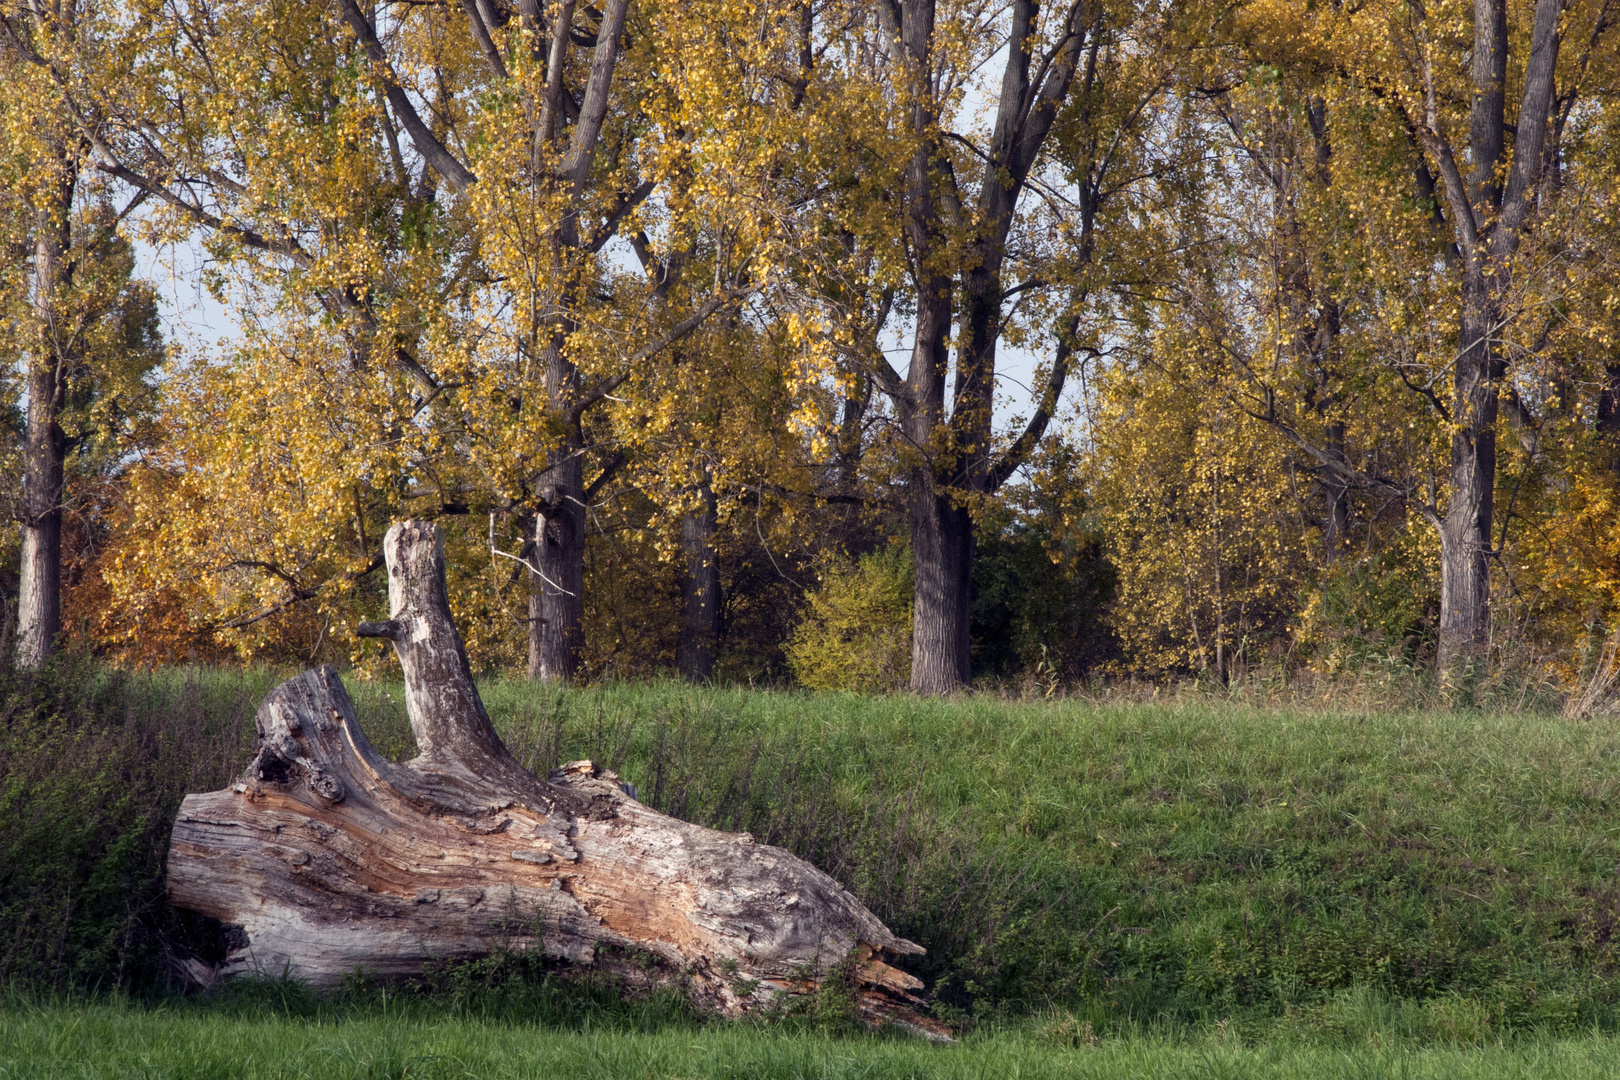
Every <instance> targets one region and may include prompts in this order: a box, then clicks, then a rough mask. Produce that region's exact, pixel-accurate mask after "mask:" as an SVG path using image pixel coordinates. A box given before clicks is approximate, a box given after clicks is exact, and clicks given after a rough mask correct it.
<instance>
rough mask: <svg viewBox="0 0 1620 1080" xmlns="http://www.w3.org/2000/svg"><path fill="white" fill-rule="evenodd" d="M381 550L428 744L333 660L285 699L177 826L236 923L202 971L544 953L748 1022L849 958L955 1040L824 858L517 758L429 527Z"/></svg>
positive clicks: (402, 969)
mask: <svg viewBox="0 0 1620 1080" xmlns="http://www.w3.org/2000/svg"><path fill="white" fill-rule="evenodd" d="M384 551H385V555H386V557H387V561H388V581H389V599H390V607H391V610H392V612H393V614H392V617H391V618H390V619H389V620H388V621H386V622H382V623H367V624H364V625H363V626H362V628H361V629H362V634H364V635H366V636H372V637H385V638H388V639H390V640H392V641H393V642H394V646H395V648H396V650H397V651H398V653H399V657H400V662H401V664H402V666H403V667H404V670H405V683H406V705H407V710H408V711H409V714H410V719H411V728H412V730H413V731H414V732H415V734H416V741H417V745H418V746H419V747H420V748H421V753H420V754H419V755H418V756H417V757H416V758H414V759H412V760H411V761H408V762H404V763H400V764H395V763H393V762H389V761H387V760H386V759H384V758H383V757H382V756H381V755H379V754H378V753H377V752H376V751H375V750H374V749H373V748H372V746H371V744H370V743H369V742H368V741H367V740H366V736H365V733H364V732H363V731H362V730H361V728H360V724H359V721H358V720H357V719H356V717H355V713H354V707H353V705H351V704H350V702H349V698H348V695H347V694H346V693H345V692H344V689H343V685H342V683H341V681H340V680H339V679H338V677H337V674H336V673H335V672H334V671H332V669H330V668H322V669H321V670H319V671H309V672H305V673H304V674H302V675H300V676H298V677H297V678H295V679H291V680H289V681H288V682H286V683H283V684H282V685H281V686H279V687H277V688H276V689H275V690H274V691H272V692H271V693H270V694H269V696H267V697H266V698H265V700H264V703H263V704H262V705H261V706H260V708H259V713H258V747H257V753H256V755H255V757H254V758H253V761H252V763H251V764H250V765H249V766H248V768H247V770H246V771H245V772H244V773H243V774H242V776H241V777H240V778H239V779H238V780H237V782H236V783H235V784H234V785H233V786H232V787H230V788H229V789H227V790H224V791H216V792H212V793H209V794H206V795H190V796H187V797H186V800H185V802H184V803H183V804H182V805H181V808H180V813H179V817H178V820H177V821H176V824H175V828H174V834H173V839H172V841H171V848H170V852H169V899H170V901H171V902H172V903H174V904H175V905H177V906H179V907H183V908H188V909H190V910H193V911H197V912H200V913H201V914H204V915H207V916H210V917H212V918H215V919H218V920H220V921H221V922H223V923H225V924H227V925H228V926H231V927H237V928H239V931H234V932H233V940H234V943H235V947H234V948H232V950H231V951H230V952H229V953H228V955H227V957H226V959H225V961H224V963H223V964H222V965H221V966H220V967H219V968H217V969H214V970H210V971H195V972H194V974H195V975H196V976H197V977H199V978H201V979H204V980H208V979H213V978H218V977H228V976H232V975H238V974H243V973H248V972H254V971H261V972H266V973H270V974H279V973H281V972H283V971H286V972H288V973H290V974H291V975H293V976H295V977H297V978H300V979H303V980H305V981H307V982H308V983H310V984H311V985H314V986H317V987H331V986H333V985H335V984H337V983H338V982H339V981H341V980H342V979H343V977H344V976H345V975H348V974H349V973H351V972H353V971H354V970H355V969H357V968H359V969H363V970H364V971H366V972H367V973H369V974H372V975H375V976H379V977H408V976H410V975H413V974H417V973H419V972H421V971H422V969H423V966H424V964H425V963H428V962H430V961H434V960H444V959H462V958H471V957H477V956H483V955H487V954H489V953H491V952H492V951H494V950H496V949H497V948H517V949H541V950H543V952H544V954H545V955H546V956H547V957H551V958H555V959H557V960H561V961H569V962H572V963H575V964H595V965H597V966H598V967H605V968H607V969H608V970H612V971H615V972H617V973H619V974H621V975H623V976H624V977H625V978H626V979H627V980H628V981H629V982H631V983H632V984H636V985H675V986H681V987H684V988H685V989H686V990H687V992H688V993H689V994H690V995H691V997H692V999H693V1000H694V1002H695V1003H697V1004H698V1005H699V1006H701V1007H703V1008H707V1009H710V1010H713V1011H715V1012H718V1013H721V1014H723V1015H728V1016H737V1015H742V1014H744V1013H748V1012H751V1011H755V1010H758V1009H762V1008H766V1007H771V1006H773V1005H776V1004H779V1003H780V1002H781V1000H782V999H783V997H784V996H788V997H791V996H794V995H801V994H806V993H812V992H814V991H815V990H816V989H817V988H818V987H819V986H820V984H821V982H822V980H823V978H824V977H827V976H829V975H831V973H832V972H833V970H834V969H835V968H838V969H840V970H841V971H848V970H851V969H852V970H853V972H854V979H855V984H856V985H855V996H856V1007H857V1009H858V1011H859V1012H860V1013H861V1014H862V1015H863V1016H864V1017H866V1018H867V1019H868V1020H869V1021H871V1022H880V1021H895V1022H899V1023H903V1024H907V1025H910V1026H912V1027H914V1028H917V1029H920V1030H922V1031H924V1032H925V1033H928V1034H930V1035H935V1036H944V1035H946V1034H947V1033H946V1031H945V1029H944V1028H943V1027H941V1026H940V1025H939V1024H937V1023H936V1022H934V1021H931V1020H928V1019H926V1018H924V1017H923V1016H921V1014H920V1013H919V1012H918V1011H917V1008H918V1006H920V1005H921V1004H922V1002H921V1001H920V999H918V998H917V997H915V996H914V992H915V991H917V990H920V989H921V988H922V983H921V982H920V981H919V980H917V979H916V978H914V977H912V976H911V975H908V974H906V973H904V972H902V971H900V970H898V969H896V968H894V967H892V966H890V965H889V964H888V963H886V962H885V961H886V960H887V959H892V958H894V957H895V956H898V955H906V954H917V953H921V952H922V951H923V950H922V949H921V948H920V947H918V946H917V945H914V944H913V943H911V942H909V941H906V940H905V939H903V938H899V937H896V936H895V935H894V934H892V933H890V932H889V930H888V929H887V928H886V927H885V926H884V925H883V924H882V923H881V922H880V921H879V920H878V919H877V917H876V916H874V915H873V914H872V913H871V912H870V911H868V910H867V909H866V908H865V907H864V906H863V905H862V904H861V903H860V901H858V900H857V899H856V898H855V897H854V896H852V895H850V893H848V892H847V891H845V890H844V889H843V888H842V887H840V886H839V885H838V883H837V882H835V881H833V879H832V878H830V877H828V876H827V875H826V874H824V873H822V872H821V871H819V870H817V869H816V868H815V867H813V866H811V865H809V864H808V863H806V862H804V861H803V860H801V859H799V858H797V857H796V856H794V855H792V854H790V853H789V852H787V851H784V850H782V849H780V848H776V847H771V846H769V845H765V844H758V843H755V842H754V840H753V838H752V837H750V836H748V835H747V834H741V833H725V832H718V831H716V830H713V829H707V828H703V827H701V826H697V825H692V824H688V823H686V822H683V821H678V820H676V819H674V818H670V817H666V816H664V815H663V814H659V813H657V812H656V811H653V810H651V809H649V808H648V807H646V806H643V805H642V804H641V803H639V802H637V801H636V800H635V799H634V798H632V797H631V796H630V795H628V794H626V792H625V790H624V789H623V787H622V786H621V785H620V784H619V783H618V778H617V777H616V776H615V775H614V774H613V773H611V772H609V771H607V770H604V769H602V768H600V767H598V766H596V765H594V764H593V763H591V762H589V761H576V762H571V763H569V764H568V765H565V766H563V767H562V768H561V769H558V770H557V771H555V772H553V773H552V774H551V776H550V778H549V779H547V780H541V779H540V778H539V777H537V776H534V775H533V774H531V773H529V772H528V771H526V770H525V769H523V768H522V767H521V766H520V765H519V764H518V763H517V761H516V759H514V758H513V757H512V756H511V754H510V753H509V752H508V751H507V749H506V747H505V746H504V745H503V744H502V743H501V741H500V738H499V736H498V735H497V734H496V733H495V729H494V727H493V725H491V724H490V722H489V717H488V715H487V714H486V713H485V711H484V707H483V704H482V702H481V701H480V700H479V697H478V692H477V689H476V687H475V686H474V684H473V680H472V675H471V672H470V670H469V668H468V666H467V659H466V654H465V652H464V651H463V649H462V646H461V641H460V638H459V637H458V636H457V634H456V630H455V627H454V625H453V623H452V622H451V619H450V611H449V606H448V603H447V601H446V597H445V586H444V560H443V549H442V538H441V535H440V534H439V532H438V530H437V528H436V527H435V526H433V525H431V524H425V523H421V522H414V521H407V522H402V523H400V524H396V525H395V526H394V527H393V528H392V529H390V530H389V533H388V537H387V539H386V541H385V544H384ZM191 967H192V968H193V969H195V968H197V967H198V965H197V964H195V963H194V964H192V965H191ZM836 977H844V976H842V975H840V976H836Z"/></svg>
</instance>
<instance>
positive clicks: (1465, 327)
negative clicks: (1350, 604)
mask: <svg viewBox="0 0 1620 1080" xmlns="http://www.w3.org/2000/svg"><path fill="white" fill-rule="evenodd" d="M1493 314H1494V313H1493V309H1492V303H1491V298H1490V286H1489V284H1488V283H1487V282H1486V281H1485V278H1484V275H1483V274H1476V273H1468V274H1467V275H1466V276H1465V278H1464V282H1463V311H1462V320H1461V327H1460V330H1461V356H1460V357H1459V358H1458V360H1457V367H1456V376H1455V382H1454V389H1455V394H1454V397H1453V406H1452V416H1453V420H1454V423H1453V428H1452V436H1451V495H1450V500H1449V501H1448V503H1447V505H1446V512H1445V516H1444V517H1443V518H1442V519H1441V522H1440V530H1439V531H1440V655H1439V657H1438V660H1439V667H1440V671H1441V672H1442V674H1445V673H1448V672H1451V671H1453V670H1454V669H1456V668H1457V667H1459V666H1460V665H1464V664H1466V663H1468V662H1469V661H1470V660H1472V659H1473V658H1475V657H1476V656H1478V655H1479V654H1481V653H1482V652H1483V651H1484V649H1485V645H1486V641H1487V635H1488V633H1489V629H1490V553H1491V517H1492V513H1493V510H1494V500H1495V487H1496V414H1497V410H1498V406H1499V403H1500V399H1499V395H1498V389H1499V385H1500V384H1499V379H1500V377H1501V372H1500V371H1499V370H1498V368H1499V366H1500V365H1499V362H1498V360H1497V359H1496V355H1495V351H1494V350H1493V349H1492V348H1491V337H1492V331H1493V329H1494V323H1495V319H1494V318H1493Z"/></svg>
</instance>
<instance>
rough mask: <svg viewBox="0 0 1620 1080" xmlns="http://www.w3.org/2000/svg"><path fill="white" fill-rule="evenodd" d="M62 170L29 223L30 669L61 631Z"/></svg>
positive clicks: (25, 512) (67, 223)
mask: <svg viewBox="0 0 1620 1080" xmlns="http://www.w3.org/2000/svg"><path fill="white" fill-rule="evenodd" d="M60 167H61V168H62V175H61V179H60V180H59V182H58V183H57V184H56V185H55V189H54V190H53V191H52V192H51V195H52V196H53V198H52V199H51V200H50V205H48V206H45V207H42V208H41V209H40V210H39V212H38V215H37V218H36V222H35V229H36V233H35V237H34V309H35V318H36V319H37V320H38V323H39V349H38V352H37V353H36V354H35V355H34V356H33V357H31V358H30V361H29V367H28V419H27V431H26V434H25V436H24V441H23V498H22V565H21V567H20V582H19V587H18V591H17V662H18V663H19V664H20V665H22V666H23V667H38V666H39V665H40V664H43V663H44V662H45V661H46V659H48V658H49V657H50V655H51V654H52V653H54V652H55V651H56V646H57V639H58V637H59V636H60V635H61V633H62V490H63V475H64V474H63V462H64V459H65V458H66V456H67V439H66V437H65V436H64V434H63V432H62V427H61V424H60V423H59V421H58V415H57V414H58V410H59V409H60V408H61V399H62V391H63V386H62V379H63V378H64V373H65V372H66V371H68V370H69V369H70V368H71V366H72V365H71V364H70V363H68V358H67V357H66V356H64V355H62V350H63V349H64V348H66V339H67V338H68V337H69V336H70V335H69V333H68V330H67V328H66V327H63V326H62V325H61V321H62V315H63V313H62V312H61V311H60V310H59V308H60V305H61V303H62V293H63V291H64V290H65V289H66V287H67V279H68V275H69V274H70V273H71V270H70V267H69V259H70V252H71V248H72V244H73V192H74V187H75V179H76V178H75V176H74V175H73V172H72V170H71V169H68V168H66V166H65V165H61V166H60Z"/></svg>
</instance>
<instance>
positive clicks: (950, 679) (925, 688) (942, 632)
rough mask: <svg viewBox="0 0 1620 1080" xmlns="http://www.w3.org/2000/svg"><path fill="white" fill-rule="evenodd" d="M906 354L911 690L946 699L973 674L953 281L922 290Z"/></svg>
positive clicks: (969, 527) (969, 533) (969, 541)
mask: <svg viewBox="0 0 1620 1080" xmlns="http://www.w3.org/2000/svg"><path fill="white" fill-rule="evenodd" d="M920 291H921V292H922V294H923V295H922V297H921V298H920V302H919V304H918V312H917V337H916V340H915V342H914V344H913V346H912V355H911V375H910V383H911V400H910V402H909V403H908V408H907V409H906V411H905V413H904V414H903V415H902V418H901V427H902V430H903V431H904V433H905V436H906V439H907V441H908V442H910V443H911V445H912V447H913V448H914V450H915V452H917V454H918V456H919V460H918V461H917V462H916V463H915V464H914V465H913V466H912V467H911V470H910V477H909V480H908V482H907V484H906V503H907V511H908V516H909V518H910V525H911V558H912V567H913V571H914V575H915V580H916V593H915V595H914V598H913V600H912V616H911V689H912V690H913V691H914V692H915V693H918V694H930V695H934V694H949V693H953V692H955V691H957V690H960V689H962V688H963V687H965V686H967V684H968V682H969V681H970V680H971V678H972V675H973V668H972V665H971V663H970V648H971V639H970V637H969V626H968V615H967V613H968V606H969V605H968V588H967V583H968V582H969V581H970V580H971V575H972V571H973V523H972V520H971V519H970V518H969V516H968V513H967V510H966V508H965V507H963V506H961V505H960V504H959V503H953V500H952V498H951V490H950V481H951V478H952V474H953V473H955V472H956V469H955V468H954V464H955V463H954V460H953V459H952V454H951V447H950V446H949V445H947V437H948V435H949V429H948V428H947V427H946V425H945V423H944V411H945V403H944V398H945V368H946V364H947V362H948V353H947V348H948V340H949V336H950V326H951V314H952V303H951V295H952V289H951V282H950V279H949V278H945V277H943V276H937V277H932V278H930V279H928V280H927V283H926V285H925V287H924V288H923V289H922V290H920Z"/></svg>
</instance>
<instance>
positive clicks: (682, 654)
mask: <svg viewBox="0 0 1620 1080" xmlns="http://www.w3.org/2000/svg"><path fill="white" fill-rule="evenodd" d="M698 493H699V495H700V496H701V497H702V499H703V506H702V508H701V509H698V510H694V511H692V512H690V513H687V514H683V515H682V516H681V549H682V550H683V551H684V552H685V554H686V576H685V578H683V579H682V582H681V595H682V598H683V599H684V601H685V607H686V620H685V623H684V624H683V625H682V627H681V640H680V645H679V646H678V647H677V649H676V663H677V664H678V665H679V667H680V670H681V677H682V678H683V679H685V680H687V681H688V682H694V683H702V682H708V681H709V679H710V678H712V677H713V675H714V654H715V650H716V648H717V647H718V645H719V643H720V559H719V554H718V553H717V552H716V551H715V547H714V531H715V517H716V514H715V510H716V506H715V498H714V489H713V488H711V487H710V486H709V484H708V483H707V482H704V483H703V484H701V485H699V492H698Z"/></svg>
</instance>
